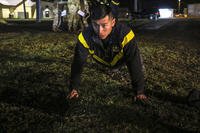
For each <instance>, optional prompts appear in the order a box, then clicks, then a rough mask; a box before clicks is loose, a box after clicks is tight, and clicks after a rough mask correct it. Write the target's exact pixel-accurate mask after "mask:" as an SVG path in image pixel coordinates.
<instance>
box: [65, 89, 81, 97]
mask: <svg viewBox="0 0 200 133" xmlns="http://www.w3.org/2000/svg"><path fill="white" fill-rule="evenodd" d="M78 96H79V95H78V92H77V91H76V90H72V91H71V92H70V94H69V95H68V96H67V98H69V99H72V98H78Z"/></svg>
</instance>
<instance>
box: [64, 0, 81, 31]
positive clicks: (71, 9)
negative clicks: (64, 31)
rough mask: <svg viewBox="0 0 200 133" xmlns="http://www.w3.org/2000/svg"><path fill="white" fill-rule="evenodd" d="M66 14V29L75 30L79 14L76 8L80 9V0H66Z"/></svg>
mask: <svg viewBox="0 0 200 133" xmlns="http://www.w3.org/2000/svg"><path fill="white" fill-rule="evenodd" d="M67 6H68V14H67V24H68V31H69V32H74V31H76V30H77V26H78V22H79V19H80V16H79V15H78V14H77V12H78V10H79V9H80V0H68V2H67Z"/></svg>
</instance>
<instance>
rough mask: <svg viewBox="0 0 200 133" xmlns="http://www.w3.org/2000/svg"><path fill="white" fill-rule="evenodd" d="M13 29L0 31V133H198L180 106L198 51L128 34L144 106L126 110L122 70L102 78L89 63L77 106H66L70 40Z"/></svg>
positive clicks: (193, 115) (195, 79) (194, 119)
mask: <svg viewBox="0 0 200 133" xmlns="http://www.w3.org/2000/svg"><path fill="white" fill-rule="evenodd" d="M1 26H2V25H1ZM2 27H4V26H2ZM36 27H37V26H36ZM14 28H16V29H18V30H16V31H15V30H13V29H12V27H11V28H9V27H7V28H6V27H4V30H2V31H0V40H1V41H0V133H15V132H17V133H22V132H24V133H26V132H30V133H32V132H33V133H51V132H52V133H61V132H67V133H68V132H94V133H96V132H99V133H104V132H113V133H118V132H119V133H129V132H131V133H171V132H181V133H185V132H194V133H197V132H200V126H199V125H200V110H199V108H195V107H192V106H188V105H187V104H186V96H187V95H188V93H189V91H190V90H191V89H193V88H198V89H199V88H200V80H199V75H200V67H199V66H200V58H199V56H200V51H199V49H198V48H196V47H192V46H190V47H188V44H189V42H188V41H185V40H184V39H179V38H174V39H173V38H172V39H168V38H166V39H164V38H162V37H161V38H160V39H157V36H158V34H159V33H155V34H152V33H149V32H138V33H136V35H138V45H139V47H140V50H141V54H142V56H143V58H144V64H145V80H146V94H147V95H148V97H149V101H148V102H147V103H137V102H133V99H132V97H133V95H134V94H133V91H132V89H131V84H130V79H129V75H128V73H127V69H126V67H123V68H121V69H120V70H121V71H118V72H115V73H110V72H102V70H99V69H98V68H97V67H95V65H94V67H91V66H93V65H92V64H93V62H88V64H87V66H86V67H85V69H84V72H83V74H82V83H81V88H80V90H79V91H80V98H79V99H78V100H76V101H67V100H66V99H65V93H66V92H67V91H68V85H69V84H68V81H69V76H70V66H71V61H72V58H73V49H74V46H75V42H76V35H72V34H68V33H53V32H51V31H45V30H42V31H37V28H33V29H31V28H30V27H29V28H28V27H27V26H24V27H20V28H19V27H14ZM43 28H44V27H43ZM6 29H7V31H6ZM165 30H166V29H165ZM159 32H160V33H161V32H162V33H165V35H166V36H167V37H169V36H170V35H171V33H169V32H163V31H159ZM174 34H175V33H174ZM195 46H196V45H195Z"/></svg>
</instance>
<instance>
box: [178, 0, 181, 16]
mask: <svg viewBox="0 0 200 133" xmlns="http://www.w3.org/2000/svg"><path fill="white" fill-rule="evenodd" d="M178 13H181V0H178Z"/></svg>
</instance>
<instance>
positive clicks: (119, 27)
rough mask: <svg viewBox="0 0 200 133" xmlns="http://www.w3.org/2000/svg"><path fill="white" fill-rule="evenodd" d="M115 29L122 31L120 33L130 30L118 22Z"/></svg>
mask: <svg viewBox="0 0 200 133" xmlns="http://www.w3.org/2000/svg"><path fill="white" fill-rule="evenodd" d="M116 28H117V29H119V30H122V31H130V30H131V28H130V27H129V26H128V25H127V24H124V23H121V22H118V23H117V24H116Z"/></svg>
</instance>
